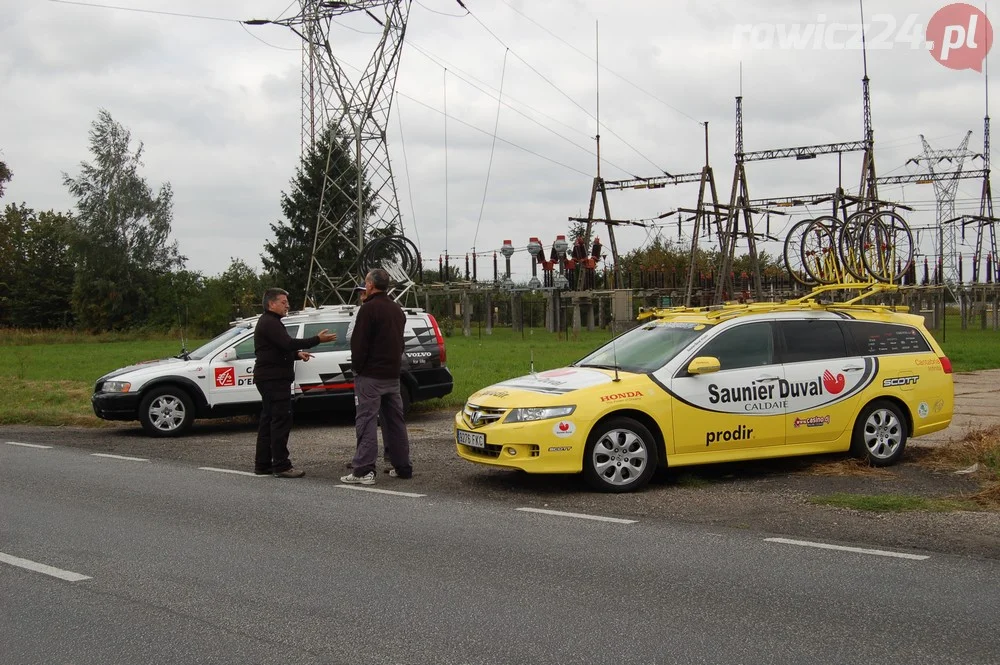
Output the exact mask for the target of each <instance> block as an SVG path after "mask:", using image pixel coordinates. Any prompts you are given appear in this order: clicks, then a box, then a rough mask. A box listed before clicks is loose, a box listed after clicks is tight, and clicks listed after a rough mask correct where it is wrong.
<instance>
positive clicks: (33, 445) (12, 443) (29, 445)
mask: <svg viewBox="0 0 1000 665" xmlns="http://www.w3.org/2000/svg"><path fill="white" fill-rule="evenodd" d="M6 443H7V445H8V446H21V447H22V448H51V447H52V446H40V445H38V444H37V443H18V442H17V441H7V442H6Z"/></svg>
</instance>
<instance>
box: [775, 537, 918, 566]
mask: <svg viewBox="0 0 1000 665" xmlns="http://www.w3.org/2000/svg"><path fill="white" fill-rule="evenodd" d="M764 541H765V542H768V543H781V544H783V545H798V546H799V547H816V548H818V549H822V550H838V551H841V552H855V553H857V554H872V555H875V556H888V557H895V558H897V559H912V560H913V561H923V560H925V559H929V558H930V557H929V556H925V555H923V554H907V553H906V552H889V551H886V550H872V549H866V548H864V547H846V546H844V545H831V544H829V543H815V542H812V541H810V540H792V539H790V538H765V539H764Z"/></svg>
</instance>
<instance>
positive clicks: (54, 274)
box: [0, 203, 75, 328]
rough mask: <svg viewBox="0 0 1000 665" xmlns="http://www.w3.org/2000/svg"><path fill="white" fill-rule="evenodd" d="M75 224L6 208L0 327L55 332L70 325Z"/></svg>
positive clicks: (0, 223)
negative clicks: (45, 329) (70, 249)
mask: <svg viewBox="0 0 1000 665" xmlns="http://www.w3.org/2000/svg"><path fill="white" fill-rule="evenodd" d="M71 230H72V220H71V218H70V217H69V216H68V215H65V214H62V213H57V212H53V211H51V210H50V211H46V212H42V213H39V214H36V213H35V211H34V210H32V209H31V208H28V207H27V206H26V205H25V204H23V203H22V204H21V205H19V206H15V205H13V204H12V205H8V206H7V208H6V210H5V211H4V214H3V217H2V218H0V324H5V325H11V326H16V327H21V328H56V327H63V326H67V325H69V324H70V323H72V314H71V311H70V309H71V308H70V295H71V293H72V290H73V276H74V272H75V271H74V266H73V261H72V257H71V255H70V251H69V241H70V237H71Z"/></svg>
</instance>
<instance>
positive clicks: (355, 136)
mask: <svg viewBox="0 0 1000 665" xmlns="http://www.w3.org/2000/svg"><path fill="white" fill-rule="evenodd" d="M409 11H410V0H344V1H340V2H333V1H331V0H299V13H298V14H297V15H295V16H292V17H290V18H287V19H279V20H275V21H247V22H246V23H248V24H250V25H260V24H265V23H271V24H274V25H281V26H284V27H287V28H289V29H291V30H292V31H293V32H294V33H295V34H296V35H298V36H299V37H300V38H301V39H302V147H303V152H305V151H306V150H308V149H310V148H311V147H312V146H313V145H314V144H315V142H316V139H317V137H318V136H319V135H321V134H322V133H323V132H326V131H334V132H337V134H338V135H335V136H334V137H333V139H332V140H331V141H330V151H329V153H328V154H327V168H326V169H325V179H324V183H323V191H322V194H321V198H320V205H319V213H318V215H317V219H316V232H315V235H314V239H313V246H312V252H311V255H310V258H309V277H308V280H307V282H306V303H307V304H313V305H321V304H323V303H325V302H328V301H334V302H341V303H346V302H350V299H351V295H352V288H353V286H354V284H355V283H356V282H357V279H358V277H359V275H358V273H359V269H360V260H361V254H362V250H363V249H364V247H365V244H366V243H367V242H368V241H369V240H371V239H372V238H373V237H379V236H386V235H392V234H396V233H402V224H401V222H400V217H399V203H398V197H397V194H396V184H395V180H394V179H393V175H392V166H391V164H390V162H389V149H388V144H387V142H386V134H387V125H388V119H389V110H390V106H391V103H392V97H393V93H394V89H395V84H396V72H397V70H398V68H399V59H400V52H401V50H402V46H403V35H404V33H405V31H406V21H407V17H408V15H409ZM355 12H364V13H365V14H367V15H368V16H369V17H371V19H372V20H373V21H374V23H375V24H377V26H378V31H377V34H378V35H379V37H378V43H377V44H376V46H375V47H374V49H373V50H372V53H371V56H370V58H369V59H368V63H367V64H366V65H365V67H364V69H363V70H362V71H361V73H360V75H359V76H356V77H353V78H352V77H349V76H348V75H347V73H346V72H345V71H344V66H343V63H342V62H341V61H339V60H338V59H337V56H336V55H334V53H333V49H332V48H331V46H330V28H331V25H334V24H336V23H337V19H339V18H340V17H343V16H346V15H347V14H352V13H355ZM338 150H347V151H348V152H349V153H350V154H351V156H352V157H353V161H354V166H355V168H353V169H349V170H346V169H345V170H341V171H339V172H336V173H331V172H330V164H331V159H332V158H333V157H334V155H335V151H338ZM345 199H347V200H350V205H346V206H345V205H342V203H341V202H343V201H344V200H345ZM329 244H339V245H341V246H342V247H343V248H344V249H345V252H344V253H345V254H347V255H349V256H354V257H356V260H355V261H354V262H353V263H352V264H351V265H350V266H348V267H347V268H346V269H344V268H342V267H341V268H336V269H334V268H332V267H330V266H324V265H322V263H321V262H320V261H319V260H318V257H319V256H321V255H322V250H323V248H324V247H326V246H327V245H329Z"/></svg>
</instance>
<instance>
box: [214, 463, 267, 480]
mask: <svg viewBox="0 0 1000 665" xmlns="http://www.w3.org/2000/svg"><path fill="white" fill-rule="evenodd" d="M198 470H199V471H215V472H216V473H232V474H234V475H237V476H253V477H254V478H258V477H259V478H263V477H264V475H268V476H269V475H271V474H269V473H268V474H264V475H260V476H258V475H257V474H256V473H251V472H249V471H237V470H236V469H217V468H215V467H214V466H199V467H198Z"/></svg>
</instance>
